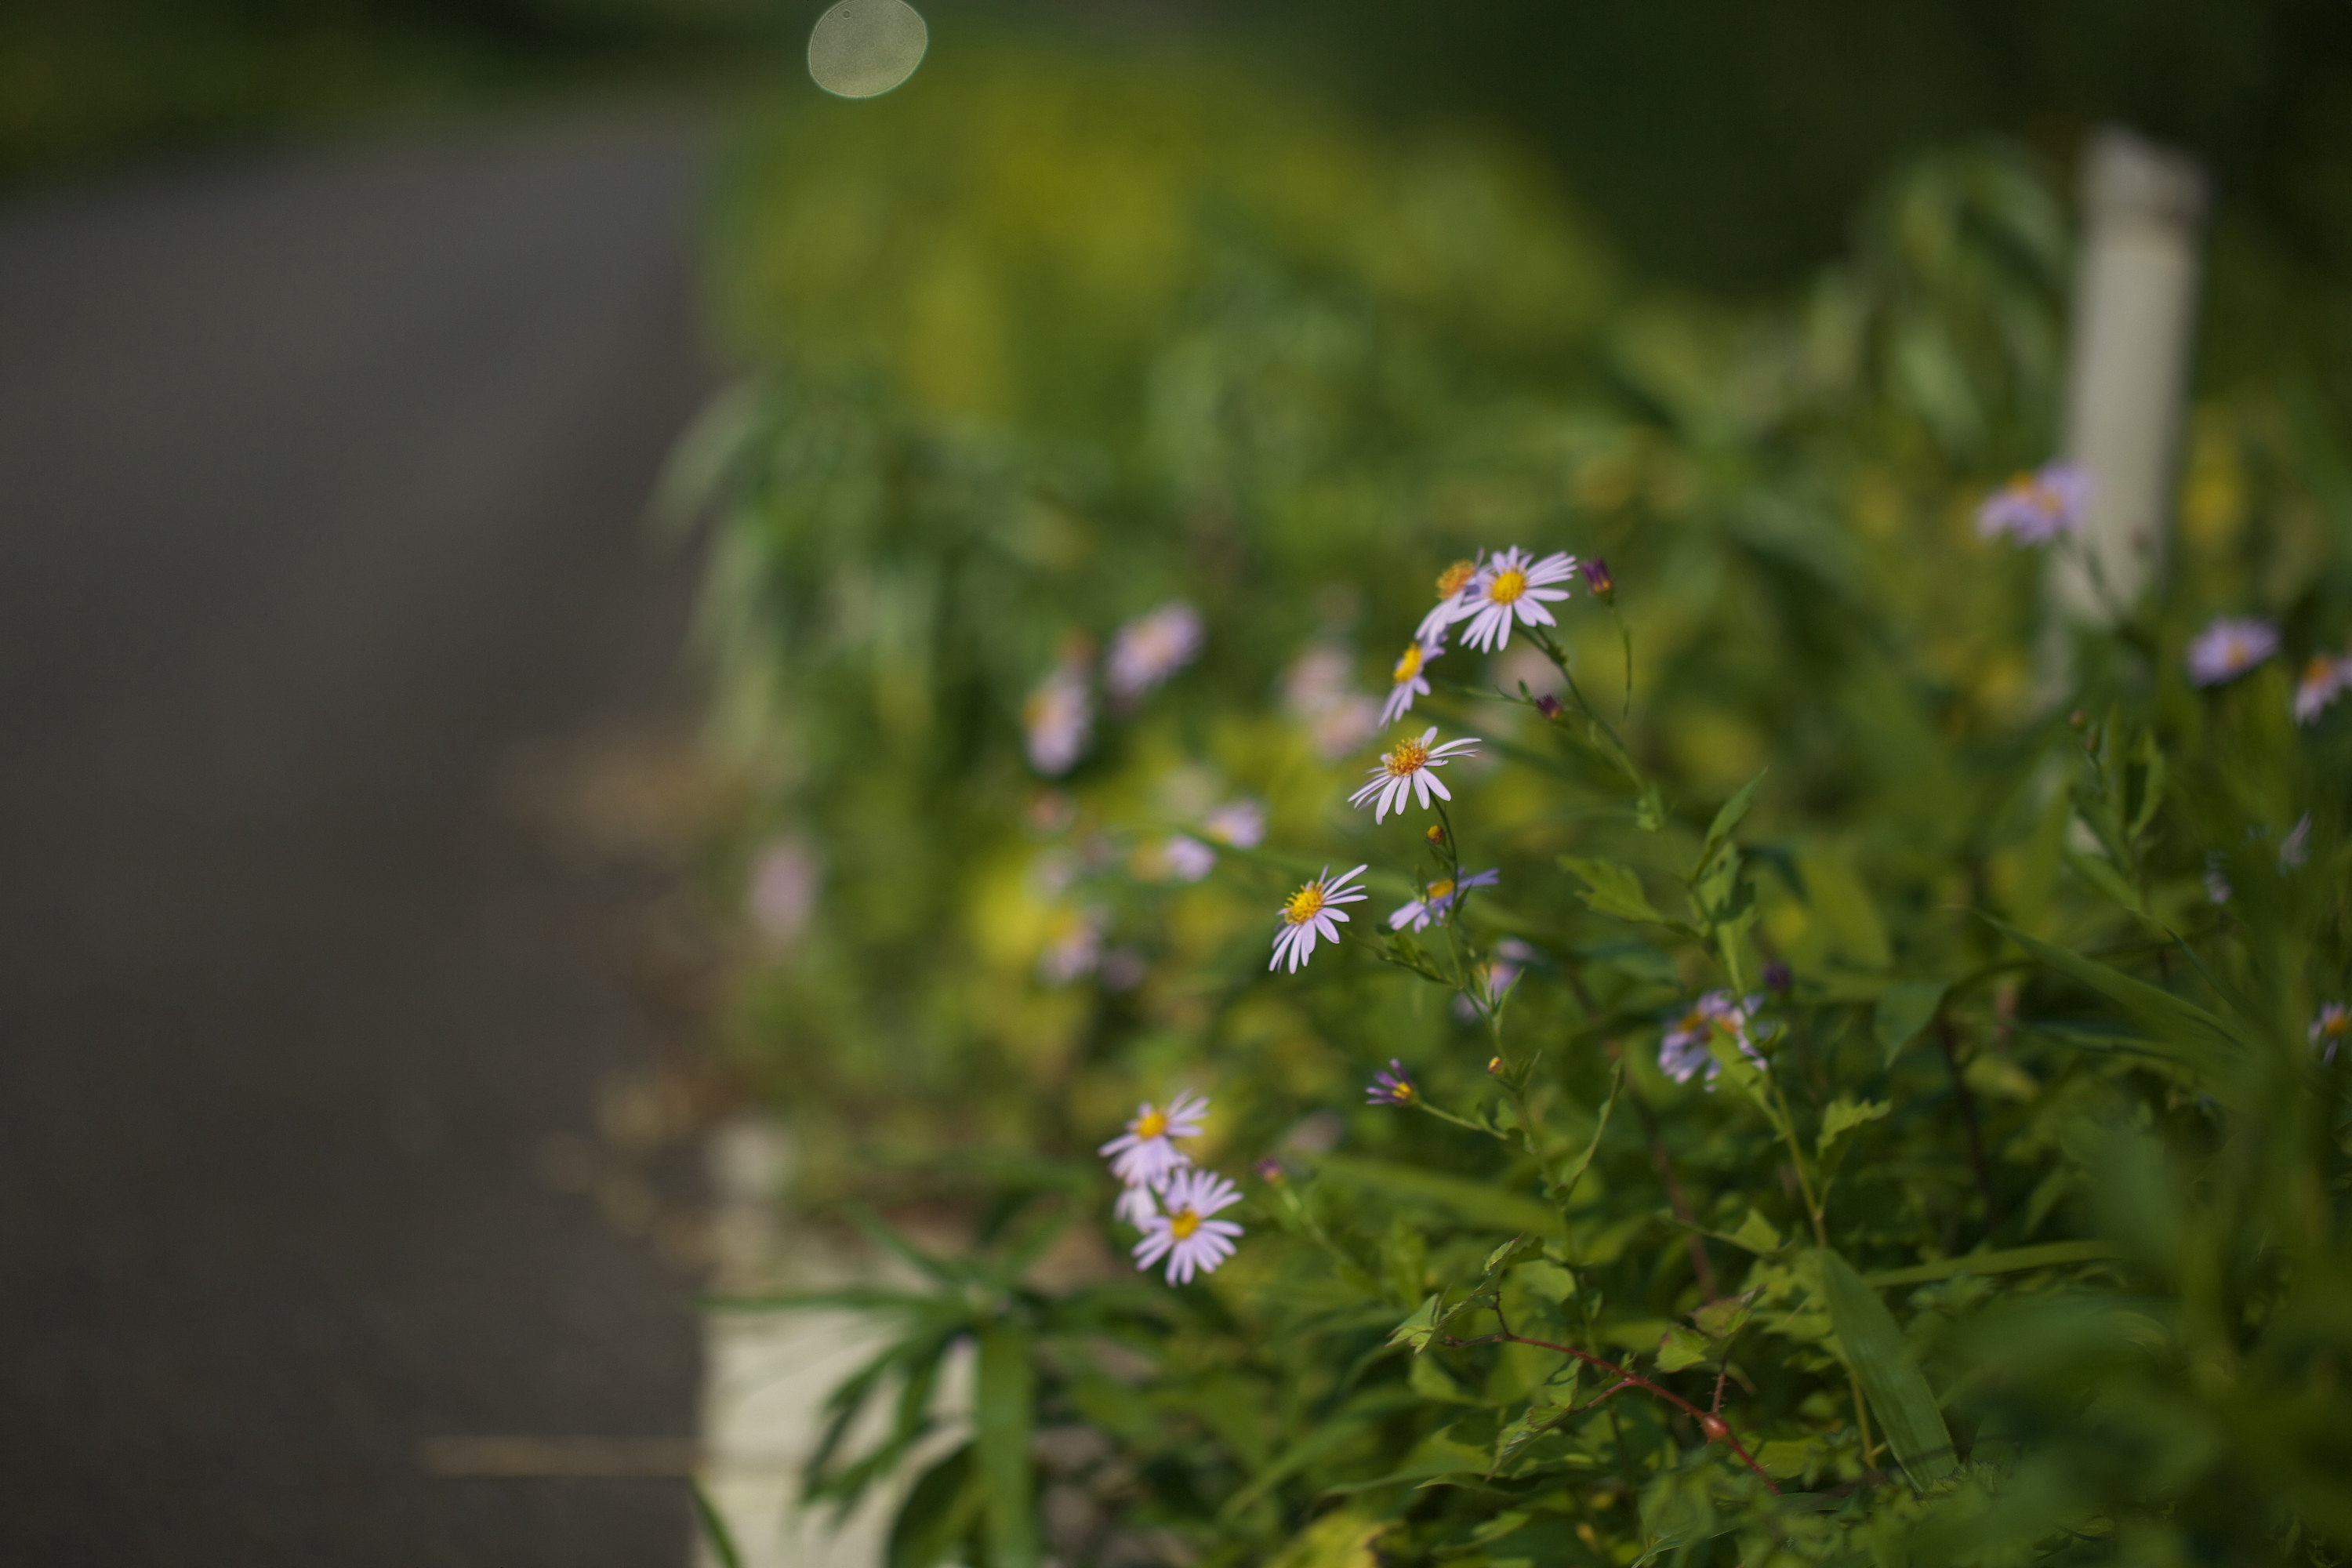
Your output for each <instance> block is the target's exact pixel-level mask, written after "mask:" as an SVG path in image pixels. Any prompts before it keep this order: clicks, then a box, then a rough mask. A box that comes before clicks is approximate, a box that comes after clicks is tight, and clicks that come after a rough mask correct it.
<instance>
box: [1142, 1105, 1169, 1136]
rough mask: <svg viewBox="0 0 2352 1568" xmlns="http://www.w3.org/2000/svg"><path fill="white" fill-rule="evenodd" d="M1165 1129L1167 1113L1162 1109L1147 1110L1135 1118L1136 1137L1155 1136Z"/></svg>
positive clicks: (1166, 1129)
mask: <svg viewBox="0 0 2352 1568" xmlns="http://www.w3.org/2000/svg"><path fill="white" fill-rule="evenodd" d="M1165 1131H1168V1113H1167V1112H1166V1111H1164V1110H1147V1111H1145V1112H1144V1113H1143V1114H1142V1115H1140V1116H1139V1117H1137V1118H1136V1119H1135V1135H1136V1136H1137V1137H1138V1138H1146V1139H1150V1138H1157V1137H1159V1136H1160V1134H1161V1133H1163V1132H1165Z"/></svg>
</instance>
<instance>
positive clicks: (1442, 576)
mask: <svg viewBox="0 0 2352 1568" xmlns="http://www.w3.org/2000/svg"><path fill="white" fill-rule="evenodd" d="M1477 574H1478V563H1476V562H1475V561H1456V562H1455V563H1454V564H1453V565H1451V566H1448V567H1447V568H1446V569H1445V570H1444V571H1443V572H1440V573H1439V574H1437V596H1438V597H1439V598H1441V599H1450V598H1452V597H1454V595H1456V594H1458V593H1460V592H1462V590H1463V589H1464V588H1465V586H1467V585H1468V584H1469V582H1470V579H1471V578H1473V577H1475V576H1476V575H1477Z"/></svg>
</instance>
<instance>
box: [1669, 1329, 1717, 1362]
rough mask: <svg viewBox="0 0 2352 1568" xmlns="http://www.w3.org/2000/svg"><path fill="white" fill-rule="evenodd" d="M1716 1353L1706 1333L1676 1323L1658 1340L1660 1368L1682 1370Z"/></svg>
mask: <svg viewBox="0 0 2352 1568" xmlns="http://www.w3.org/2000/svg"><path fill="white" fill-rule="evenodd" d="M1714 1353H1715V1347H1714V1346H1713V1345H1711V1344H1709V1343H1707V1340H1706V1335H1705V1334H1702V1333H1700V1332H1699V1331H1697V1330H1696V1329H1686V1328H1684V1327H1683V1326H1682V1325H1681V1324H1680V1323H1676V1324H1675V1326H1674V1327H1672V1328H1670V1329H1668V1330H1667V1331H1665V1335H1664V1338H1662V1339H1660V1340H1659V1341H1658V1370H1659V1371H1660V1372H1680V1371H1682V1370H1683V1368H1685V1367H1686V1366H1696V1365H1698V1363H1701V1362H1703V1361H1705V1360H1706V1358H1707V1357H1708V1356H1710V1355H1712V1354H1714Z"/></svg>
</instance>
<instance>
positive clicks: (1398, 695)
mask: <svg viewBox="0 0 2352 1568" xmlns="http://www.w3.org/2000/svg"><path fill="white" fill-rule="evenodd" d="M1444 651H1445V648H1444V645H1443V644H1441V643H1431V642H1419V641H1416V642H1413V643H1411V644H1408V645H1407V646H1406V647H1405V650H1404V652H1403V653H1402V654H1400V655H1398V656H1397V661H1396V668H1394V669H1392V670H1391V671H1390V672H1389V696H1388V700H1387V701H1385V702H1383V703H1381V723H1383V724H1393V723H1395V722H1396V721H1398V720H1400V719H1402V718H1403V717H1404V716H1405V715H1406V714H1408V713H1410V712H1412V700H1413V699H1414V698H1416V697H1426V696H1428V695H1429V677H1428V676H1427V675H1425V674H1423V671H1424V670H1426V669H1427V668H1429V661H1430V660H1431V659H1433V658H1437V657H1438V656H1439V655H1441V654H1443V653H1444Z"/></svg>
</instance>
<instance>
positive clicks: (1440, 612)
mask: <svg viewBox="0 0 2352 1568" xmlns="http://www.w3.org/2000/svg"><path fill="white" fill-rule="evenodd" d="M1485 559H1486V558H1485V556H1484V555H1481V556H1480V557H1479V559H1478V560H1476V561H1456V562H1455V563H1454V564H1453V565H1451V566H1448V567H1447V568H1446V569H1445V570H1444V571H1443V572H1440V573H1439V574H1437V603H1436V604H1435V605H1433V606H1432V607H1431V608H1430V612H1429V614H1427V615H1425V616H1422V617H1421V625H1419V626H1415V627H1414V628H1413V630H1412V640H1413V641H1415V642H1433V643H1443V642H1444V640H1445V628H1446V627H1448V626H1452V625H1453V624H1454V622H1456V621H1458V620H1460V619H1461V618H1462V617H1463V616H1466V615H1468V614H1469V613H1470V611H1471V608H1472V605H1471V604H1470V584H1472V583H1473V582H1475V581H1476V579H1477V576H1478V568H1479V566H1480V564H1481V563H1483V562H1484V561H1485Z"/></svg>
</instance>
